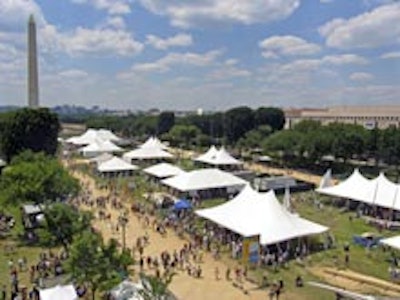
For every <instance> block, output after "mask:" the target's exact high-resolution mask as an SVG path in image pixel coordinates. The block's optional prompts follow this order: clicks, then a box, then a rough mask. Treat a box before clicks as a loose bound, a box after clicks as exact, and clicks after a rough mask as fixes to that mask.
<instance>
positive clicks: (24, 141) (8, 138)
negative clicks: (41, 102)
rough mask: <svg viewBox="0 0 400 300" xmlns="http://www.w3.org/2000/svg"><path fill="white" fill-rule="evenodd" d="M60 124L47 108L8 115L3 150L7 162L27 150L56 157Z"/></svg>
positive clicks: (3, 124)
mask: <svg viewBox="0 0 400 300" xmlns="http://www.w3.org/2000/svg"><path fill="white" fill-rule="evenodd" d="M59 130H60V123H59V121H58V117H57V115H56V114H55V113H52V112H51V111H50V110H49V109H47V108H38V109H30V108H23V109H20V110H17V111H15V112H11V113H8V114H7V115H6V118H5V120H3V123H2V134H1V149H2V152H3V154H4V155H5V158H6V159H7V161H11V159H12V158H13V157H14V156H15V155H18V154H19V153H21V152H23V151H25V150H32V151H33V152H42V151H43V152H45V153H46V154H48V155H54V154H55V153H56V150H57V136H58V132H59Z"/></svg>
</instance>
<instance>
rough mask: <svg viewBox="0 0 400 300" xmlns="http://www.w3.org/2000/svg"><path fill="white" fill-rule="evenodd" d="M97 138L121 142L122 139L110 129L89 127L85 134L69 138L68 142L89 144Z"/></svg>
mask: <svg viewBox="0 0 400 300" xmlns="http://www.w3.org/2000/svg"><path fill="white" fill-rule="evenodd" d="M97 140H103V141H112V142H119V141H120V140H121V139H120V138H119V137H117V136H116V135H115V134H114V133H112V132H111V131H110V130H108V129H98V130H97V129H92V128H89V129H88V130H86V131H85V132H84V133H83V134H81V135H79V136H73V137H71V138H69V139H67V142H68V143H71V144H75V145H89V144H92V143H94V142H96V141H97Z"/></svg>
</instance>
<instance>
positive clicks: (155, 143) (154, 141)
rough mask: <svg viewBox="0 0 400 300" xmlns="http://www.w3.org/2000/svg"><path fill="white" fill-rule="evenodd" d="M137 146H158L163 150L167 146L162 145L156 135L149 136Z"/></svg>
mask: <svg viewBox="0 0 400 300" xmlns="http://www.w3.org/2000/svg"><path fill="white" fill-rule="evenodd" d="M139 148H160V149H163V150H167V149H168V147H167V146H166V145H164V144H163V143H162V142H161V141H160V140H159V139H158V138H157V137H155V136H151V137H149V138H148V139H147V140H146V141H145V142H144V143H143V144H141V145H140V146H139Z"/></svg>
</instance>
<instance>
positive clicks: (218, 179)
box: [161, 169, 247, 192]
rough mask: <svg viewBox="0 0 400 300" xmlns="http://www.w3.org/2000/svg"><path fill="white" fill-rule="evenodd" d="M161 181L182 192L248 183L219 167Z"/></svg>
mask: <svg viewBox="0 0 400 300" xmlns="http://www.w3.org/2000/svg"><path fill="white" fill-rule="evenodd" d="M161 183H163V184H164V185H167V186H169V187H171V188H173V189H176V190H178V191H180V192H190V191H201V190H210V189H218V188H229V187H243V186H244V185H246V184H247V181H245V180H243V179H241V178H239V177H237V176H235V175H233V174H230V173H228V172H224V171H221V170H219V169H200V170H194V171H190V172H185V173H182V174H180V175H177V176H174V177H171V178H168V179H164V180H162V181H161Z"/></svg>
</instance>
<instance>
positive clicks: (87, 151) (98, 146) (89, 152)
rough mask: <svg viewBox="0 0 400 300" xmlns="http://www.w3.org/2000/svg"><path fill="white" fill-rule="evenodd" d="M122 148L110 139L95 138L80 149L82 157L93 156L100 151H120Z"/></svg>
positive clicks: (100, 152)
mask: <svg viewBox="0 0 400 300" xmlns="http://www.w3.org/2000/svg"><path fill="white" fill-rule="evenodd" d="M121 151H123V149H122V148H121V147H118V146H117V145H115V144H114V143H113V142H111V141H103V140H99V139H97V140H96V141H95V142H93V143H91V144H89V145H87V146H85V147H83V148H81V149H80V152H81V153H82V154H83V156H84V157H95V156H98V155H100V154H102V153H114V152H121Z"/></svg>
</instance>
